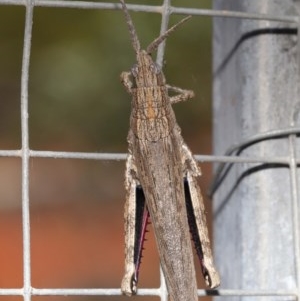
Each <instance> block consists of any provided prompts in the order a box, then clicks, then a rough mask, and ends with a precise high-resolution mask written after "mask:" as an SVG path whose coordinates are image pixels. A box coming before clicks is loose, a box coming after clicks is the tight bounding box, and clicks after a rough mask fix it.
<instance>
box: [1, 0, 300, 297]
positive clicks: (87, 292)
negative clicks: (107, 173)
mask: <svg viewBox="0 0 300 301" xmlns="http://www.w3.org/2000/svg"><path fill="white" fill-rule="evenodd" d="M0 5H21V6H25V8H26V15H25V31H24V44H23V59H22V72H21V140H22V149H21V150H0V156H2V157H16V158H21V162H22V163H21V164H22V168H21V170H22V185H21V187H22V192H21V193H22V229H23V277H24V278H23V281H24V282H23V288H20V289H4V288H1V289H0V296H1V295H2V296H20V297H23V299H24V300H25V301H29V300H31V298H32V296H58V295H69V296H119V295H120V294H121V292H120V289H119V288H114V289H111V288H109V289H107V288H95V289H64V288H62V289H45V288H41V289H36V288H33V287H32V284H31V246H30V242H31V240H30V202H29V201H30V200H29V174H30V172H29V160H30V158H34V157H36V158H65V159H84V160H125V158H126V154H125V153H88V152H59V151H36V150H32V149H30V145H29V126H28V105H29V97H28V83H29V66H30V54H31V42H32V23H33V10H34V7H37V6H41V7H61V8H62V7H69V8H76V9H108V10H115V9H120V5H119V4H116V3H98V2H82V1H49V0H41V1H29V0H28V1H20V0H3V1H0ZM128 8H129V9H133V10H136V11H144V12H157V8H156V7H154V6H145V5H128ZM169 8H170V3H169V1H167V0H165V1H164V5H163V8H162V9H161V10H160V9H159V11H160V12H161V14H162V24H161V28H162V30H165V29H166V28H167V23H168V17H169V14H170V11H171V10H170V9H169ZM172 13H175V14H192V15H205V16H219V17H235V18H249V19H259V20H270V21H282V22H289V23H295V24H299V19H298V17H293V16H271V15H260V14H247V13H240V12H221V11H213V10H205V9H196V8H179V7H172ZM163 54H164V45H162V47H160V48H159V50H158V56H157V60H158V62H159V63H160V64H161V63H162V60H163ZM297 133H298V132H297ZM290 135H291V136H290V137H291V138H290V141H291V151H292V152H293V151H294V148H293V145H294V144H293V141H294V140H293V139H295V133H290ZM196 158H197V159H198V160H199V161H206V162H233V163H236V162H245V159H242V158H238V157H229V156H204V155H198V156H196ZM293 158H294V156H291V159H290V160H289V161H288V164H289V165H290V170H291V178H292V186H293V188H292V190H293V196H294V202H296V201H297V184H296V179H297V178H296V169H297V162H295V161H294V160H293ZM247 160H248V161H249V162H260V161H261V159H259V158H248V159H247ZM272 160H273V161H274V159H272ZM266 161H267V159H266ZM273 161H272V162H273ZM264 162H265V160H264ZM294 218H295V219H297V217H294ZM298 271H299V267H298ZM198 293H199V296H205V295H220V296H244V295H245V296H272V295H274V292H268V291H265V292H262V291H244V290H222V289H220V290H218V291H206V290H199V292H198ZM139 295H141V296H144V295H151V296H158V297H159V298H160V299H161V300H167V290H166V286H165V282H164V279H163V275H162V273H161V286H160V287H159V288H158V289H152V288H151V289H140V290H139ZM276 295H277V296H278V295H279V296H280V295H281V296H286V295H290V296H296V295H297V293H296V292H276Z"/></svg>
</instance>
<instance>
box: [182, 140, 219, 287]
mask: <svg viewBox="0 0 300 301" xmlns="http://www.w3.org/2000/svg"><path fill="white" fill-rule="evenodd" d="M182 143H183V144H182V153H183V158H184V159H183V160H184V161H185V162H184V166H185V168H186V172H185V174H186V181H185V196H186V202H187V213H188V221H189V226H190V230H191V233H192V238H193V241H194V243H195V248H196V252H197V255H198V257H199V259H200V262H201V266H202V273H203V276H204V280H205V283H206V285H207V286H209V287H210V288H215V287H217V286H219V285H220V277H219V274H218V272H217V270H216V269H215V266H214V263H213V256H212V251H211V246H210V240H209V235H208V229H207V222H206V216H205V208H204V202H203V198H202V194H201V191H200V188H199V186H198V183H197V180H196V178H197V177H198V176H199V175H201V171H200V168H199V167H198V165H197V162H196V161H195V159H194V157H193V156H192V153H191V151H190V150H189V148H188V147H187V146H186V145H185V143H184V142H182Z"/></svg>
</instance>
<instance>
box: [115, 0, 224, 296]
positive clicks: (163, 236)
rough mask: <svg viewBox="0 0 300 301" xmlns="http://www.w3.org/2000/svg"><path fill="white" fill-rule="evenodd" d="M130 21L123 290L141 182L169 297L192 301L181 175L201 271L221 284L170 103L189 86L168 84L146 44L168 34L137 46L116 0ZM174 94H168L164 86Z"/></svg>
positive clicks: (191, 164)
mask: <svg viewBox="0 0 300 301" xmlns="http://www.w3.org/2000/svg"><path fill="white" fill-rule="evenodd" d="M120 1H121V3H122V6H123V10H124V13H125V16H126V21H127V24H128V26H129V30H130V34H131V40H132V44H133V48H134V50H135V52H136V59H137V63H136V65H135V66H134V67H133V68H132V71H131V72H123V73H122V74H121V81H122V83H123V85H124V86H125V89H126V90H127V92H128V93H130V94H131V96H132V112H131V118H130V130H129V134H128V138H127V139H128V144H129V148H128V149H129V155H128V159H127V164H126V174H125V175H126V180H125V187H126V190H127V198H126V204H125V256H126V258H125V275H124V277H123V280H122V284H121V289H122V292H123V293H124V294H126V295H132V294H135V293H136V290H137V279H135V277H134V275H135V268H136V267H135V263H134V243H135V226H136V220H135V216H136V195H135V194H136V186H137V185H141V186H142V188H143V191H144V194H145V199H146V205H147V208H148V210H149V213H150V217H151V221H152V224H153V227H154V230H155V231H154V232H155V237H156V243H157V246H158V250H159V256H160V261H161V266H162V269H163V272H164V275H165V278H166V282H167V288H168V292H169V294H170V297H171V300H172V301H196V300H198V297H197V282H196V276H195V268H194V264H193V262H194V261H193V252H192V245H191V239H190V233H189V225H188V219H187V211H186V204H185V194H184V187H183V179H184V178H187V181H188V185H189V190H190V195H191V200H192V207H193V211H194V215H195V221H196V228H197V232H198V235H199V238H200V242H201V249H202V253H203V259H202V261H203V263H202V265H203V275H204V277H205V281H206V284H207V285H208V286H209V287H210V288H214V287H216V286H218V285H219V283H220V280H219V275H218V273H217V271H216V270H215V268H214V265H213V258H212V253H211V248H210V242H209V237H208V230H207V225H206V217H205V209H204V204H203V199H202V195H201V192H200V189H199V187H198V185H197V183H196V177H197V176H199V175H201V171H200V169H199V167H198V166H197V163H196V161H195V159H194V158H193V156H192V154H191V152H190V150H189V148H188V147H187V146H186V144H185V143H184V141H183V138H182V137H181V132H180V128H179V126H178V125H177V123H176V119H175V115H174V112H173V109H172V106H171V105H172V104H173V103H176V102H179V101H185V100H187V99H189V98H191V97H193V96H194V93H193V92H192V91H188V90H183V89H180V88H176V87H170V86H167V85H166V83H165V78H164V75H163V73H162V72H161V70H160V68H159V67H158V66H156V65H155V63H154V62H153V60H152V58H151V55H150V53H148V52H149V49H151V51H153V50H155V49H156V48H157V46H158V45H159V43H161V42H162V41H163V40H164V39H165V38H166V37H167V36H168V34H169V33H170V32H172V31H173V30H174V29H175V28H176V27H177V26H178V25H179V24H181V23H182V22H180V23H177V24H176V25H175V26H173V27H172V28H171V29H170V30H168V31H167V33H166V34H164V35H163V36H161V37H159V38H157V39H156V40H155V41H154V42H152V43H151V44H150V45H149V47H148V48H147V51H148V52H147V51H145V50H141V49H140V43H139V40H138V38H137V36H136V33H135V29H134V27H133V24H132V21H131V18H130V15H129V13H128V11H127V8H126V5H125V3H124V1H123V0H120ZM170 89H172V90H173V91H174V92H176V93H178V94H177V95H175V96H173V97H169V96H168V90H170Z"/></svg>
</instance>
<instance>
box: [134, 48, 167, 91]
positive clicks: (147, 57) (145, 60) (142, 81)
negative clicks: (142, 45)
mask: <svg viewBox="0 0 300 301" xmlns="http://www.w3.org/2000/svg"><path fill="white" fill-rule="evenodd" d="M136 60H137V64H135V65H134V66H133V67H132V69H131V74H132V76H133V78H134V81H135V84H136V86H137V87H152V86H157V85H164V84H165V78H164V75H163V73H162V72H161V69H160V67H159V66H158V65H157V64H156V63H155V62H154V61H153V60H152V57H151V54H149V53H147V51H145V50H140V51H139V52H138V53H137V54H136Z"/></svg>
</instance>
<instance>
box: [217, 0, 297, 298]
mask: <svg viewBox="0 0 300 301" xmlns="http://www.w3.org/2000/svg"><path fill="white" fill-rule="evenodd" d="M214 9H218V10H234V11H243V12H257V13H261V14H277V15H282V16H284V15H288V14H289V15H297V9H296V7H295V1H291V0H286V1H282V0H269V1H261V0H251V1H246V0H241V1H236V0H227V1H222V0H214ZM213 47H214V54H213V55H214V61H213V68H214V90H213V98H214V100H213V101H214V103H213V110H214V119H213V120H214V121H213V122H214V153H215V154H218V155H220V154H223V153H224V152H225V151H226V149H228V148H229V147H230V146H232V145H233V144H235V143H238V142H240V141H242V140H244V139H246V138H249V137H251V136H253V135H255V134H258V133H262V132H268V131H271V130H277V129H284V128H289V127H294V126H299V121H300V115H299V109H300V99H299V97H298V93H299V92H298V86H299V82H298V75H297V73H298V65H297V60H298V59H297V55H298V48H297V31H296V28H295V25H289V24H284V23H279V22H271V21H259V20H257V21H255V20H247V19H229V18H215V19H214V36H213ZM291 139H292V138H291V136H290V137H282V138H278V139H270V140H266V141H261V142H260V143H257V144H255V145H251V146H249V147H247V148H246V149H245V150H243V151H242V152H241V154H240V156H247V155H248V156H252V157H253V156H257V157H269V158H271V157H281V156H282V157H288V158H289V159H290V162H292V161H293V162H295V157H296V155H297V145H298V146H299V142H298V143H297V139H292V140H291ZM291 141H292V142H291ZM295 149H296V151H293V150H295ZM298 149H299V148H298ZM293 177H295V179H294V181H293ZM298 180H299V178H298V179H297V178H296V169H295V172H294V173H292V164H283V165H280V164H270V163H263V162H262V163H256V164H250V163H237V164H234V165H233V166H232V168H231V170H230V171H229V173H228V174H227V176H226V179H225V180H224V182H223V184H222V185H221V186H220V187H219V189H218V190H217V192H216V193H215V195H214V214H215V221H216V223H215V231H214V239H215V253H216V256H217V258H216V259H217V265H218V267H219V269H220V273H221V278H222V288H224V289H226V288H231V289H245V290H258V289H259V290H260V289H262V290H274V291H278V290H295V291H296V293H295V294H296V295H297V296H298V298H299V279H298V277H297V275H299V262H298V258H299V254H297V252H298V251H297V250H299V248H298V247H299V245H298V243H299V237H296V235H297V234H299V232H298V231H299V230H298V229H297V228H298V219H299V212H298V209H297V208H298V207H297V194H298V191H297V181H298ZM293 210H294V211H293ZM295 210H296V212H295ZM293 212H294V213H293ZM293 214H294V217H295V218H294V219H293ZM248 298H249V299H250V297H246V296H244V297H233V298H231V300H240V299H242V300H248ZM264 299H265V298H264V297H259V300H264ZM271 299H272V300H274V299H275V297H273V298H271ZM271 299H270V298H269V299H268V300H271ZM217 300H218V301H219V300H222V297H221V298H218V299H217ZM251 300H254V299H253V297H252V298H251ZM276 300H277V297H276ZM280 300H287V297H281V298H280ZM289 300H290V298H289Z"/></svg>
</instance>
